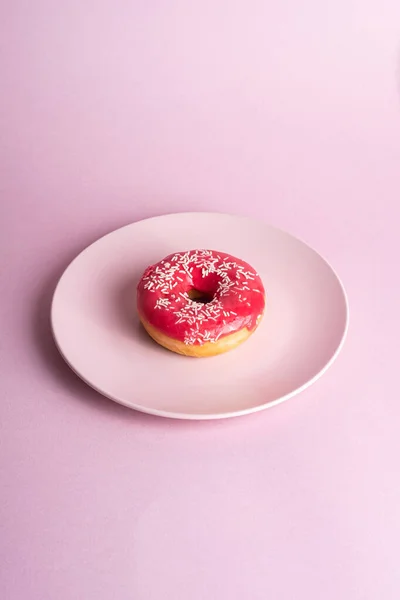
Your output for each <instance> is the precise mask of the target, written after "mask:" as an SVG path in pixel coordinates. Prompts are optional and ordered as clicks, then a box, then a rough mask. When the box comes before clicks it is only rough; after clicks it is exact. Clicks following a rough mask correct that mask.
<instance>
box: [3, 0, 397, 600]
mask: <svg viewBox="0 0 400 600" xmlns="http://www.w3.org/2000/svg"><path fill="white" fill-rule="evenodd" d="M0 23H1V34H0V40H1V59H0V60H1V96H0V107H1V123H0V130H1V138H0V145H1V177H0V188H1V208H0V210H1V238H0V244H1V248H0V250H1V253H0V257H1V259H0V264H1V295H0V298H1V308H0V310H1V312H0V316H1V337H0V347H1V356H0V359H1V362H0V365H1V366H0V368H1V383H0V391H1V403H0V427H1V432H0V447H1V458H0V490H1V493H0V564H1V565H2V567H1V574H0V597H1V598H2V599H4V600H17V599H18V600H19V599H20V598H26V599H29V600H54V599H55V598H57V600H77V599H78V598H79V599H80V598H82V599H85V600H89V599H92V598H96V600H114V598H118V600H131V599H134V600H165V599H167V598H171V599H172V598H173V599H174V600H203V599H205V598H207V600H208V599H214V598H215V599H218V600H219V599H221V598H229V599H230V600H244V599H246V600H247V599H249V600H258V599H260V600H264V599H265V598H267V597H268V598H272V599H274V600H275V599H276V600H278V599H279V600H293V599H294V598H295V599H296V600H297V599H303V598H304V599H305V598H307V600H320V599H321V598H323V599H324V600H337V599H338V598H340V599H343V600H377V599H381V598H384V599H385V600H397V599H398V598H399V596H400V568H399V560H398V547H399V538H400V511H399V506H400V480H399V455H400V435H399V417H400V409H399V398H400V393H399V376H398V372H399V338H400V319H399V303H400V284H399V268H398V263H399V256H400V244H399V235H398V231H399V230H398V220H399V217H400V208H399V198H400V99H399V88H400V85H399V80H400V76H399V68H398V67H399V48H400V3H399V2H398V0H379V1H378V0H337V1H336V2H321V1H319V0H305V1H304V2H301V3H299V2H297V1H296V0H285V1H283V2H282V1H280V2H278V1H276V2H272V1H271V0H264V1H262V0H249V1H244V0H238V1H237V2H232V1H230V2H228V1H227V0H220V1H218V2H217V1H215V0H212V1H211V0H203V1H202V2H198V1H193V2H185V1H184V0H172V1H169V2H167V1H166V0H164V1H162V0H153V1H151V0H150V1H145V0H141V1H139V0H138V1H133V0H130V1H128V0H113V1H111V0H102V1H98V0H97V1H95V0H83V1H82V0H79V1H78V0H69V1H68V2H51V1H50V0H35V1H32V0H15V1H14V2H3V3H2V6H1V9H0ZM178 210H185V211H187V210H218V211H228V212H237V213H239V214H246V215H252V216H254V217H256V218H258V219H264V220H265V221H267V222H270V223H272V224H274V225H277V226H279V227H282V228H284V229H287V230H289V231H290V232H292V233H294V234H296V235H298V236H300V237H301V238H303V239H304V240H306V241H307V242H308V243H310V244H311V245H313V246H314V247H315V248H316V249H317V250H319V251H320V252H322V254H324V255H325V256H326V257H327V258H328V259H329V260H330V261H331V262H332V264H333V265H334V267H335V268H336V269H337V271H338V273H339V274H340V275H341V277H342V279H343V281H344V283H345V285H346V288H347V291H348V295H349V299H350V305H351V327H350V333H349V338H348V341H347V344H346V346H345V349H344V350H343V353H342V355H341V357H340V359H339V360H338V362H337V363H336V364H335V366H334V367H332V369H331V370H330V371H329V372H328V373H327V374H326V375H325V376H324V378H323V379H321V380H320V381H319V382H318V383H317V384H316V385H315V386H314V387H313V388H311V389H310V390H308V391H307V392H305V393H303V394H302V395H301V396H299V397H297V398H295V399H294V400H292V401H289V402H287V403H286V404H284V405H281V406H279V407H276V408H274V409H272V410H270V411H267V412H265V413H262V414H257V415H254V416H251V417H246V418H241V419H237V420H232V421H223V422H215V423H200V424H196V423H185V422H183V423H177V422H173V421H167V420H161V419H156V418H151V417H146V416H143V415H139V414H136V413H134V412H131V411H129V410H128V409H125V408H123V407H121V406H117V405H114V404H113V403H112V402H110V401H108V400H106V399H103V398H101V397H100V396H98V395H97V394H96V393H95V392H93V391H91V390H90V389H88V388H87V387H85V385H84V384H83V383H81V382H80V381H79V380H78V379H77V378H76V377H75V376H74V375H73V374H72V373H71V372H70V371H69V370H68V368H67V367H66V366H65V365H64V363H63V361H62V359H61V358H60V357H59V356H58V355H57V353H56V351H55V349H54V346H53V343H52V340H51V335H50V330H49V319H48V313H49V303H50V298H51V295H52V292H53V289H54V286H55V283H56V280H57V278H58V277H59V275H60V274H61V272H62V270H63V269H64V267H65V266H66V265H67V264H68V262H69V261H70V260H71V259H72V258H73V257H74V256H75V255H76V253H77V252H79V251H80V250H81V249H82V248H83V247H84V246H86V245H87V244H88V243H90V242H92V241H93V240H95V239H96V238H97V237H98V236H100V235H102V234H104V233H106V232H108V231H110V230H112V229H113V228H115V227H118V226H120V225H123V224H126V223H128V222H131V221H133V220H135V219H138V218H142V217H146V216H151V215H155V214H158V213H166V212H171V211H178Z"/></svg>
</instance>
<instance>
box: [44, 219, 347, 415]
mask: <svg viewBox="0 0 400 600" xmlns="http://www.w3.org/2000/svg"><path fill="white" fill-rule="evenodd" d="M194 248H210V249H213V250H219V251H224V252H227V253H229V254H232V255H233V256H238V257H239V258H242V259H243V260H245V261H246V262H248V263H250V264H251V265H252V266H253V267H254V268H255V269H256V270H257V271H258V272H259V274H260V275H261V278H262V280H263V282H264V285H265V288H266V293H267V308H266V313H265V317H264V319H263V321H262V322H261V324H260V326H259V328H258V329H257V331H256V332H255V333H254V335H253V336H252V337H251V338H250V339H249V340H248V341H247V342H246V343H244V344H242V345H241V346H239V347H238V348H236V349H235V350H233V351H231V352H228V353H227V354H222V355H220V356H215V357H212V358H199V359H196V358H188V357H184V356H180V355H178V354H174V353H172V352H169V351H167V350H164V349H163V348H161V347H160V346H158V345H157V344H155V343H154V342H153V341H152V340H151V339H150V338H149V337H148V335H147V334H146V333H145V331H144V330H143V329H142V327H141V325H140V323H139V320H138V317H137V315H136V311H135V290H136V285H137V282H138V280H139V279H140V277H141V275H142V273H143V271H144V269H145V268H146V267H147V266H148V265H150V264H152V263H155V262H157V261H159V260H160V259H161V258H163V257H164V256H166V255H167V254H170V253H172V252H176V251H182V250H190V249H194ZM51 323H52V330H53V335H54V339H55V341H56V344H57V347H58V349H59V350H60V352H61V354H62V356H63V357H64V359H65V360H66V362H67V363H68V364H69V366H70V367H71V368H72V369H73V370H74V371H75V372H76V373H77V374H78V375H79V376H80V377H81V378H82V379H83V380H84V381H85V382H86V383H88V384H89V385H90V386H92V387H93V388H94V389H95V390H97V391H98V392H100V393H101V394H103V395H105V396H107V397H108V398H110V399H112V400H115V401H116V402H119V403H121V404H124V405H126V406H129V407H130V408H133V409H136V410H139V411H142V412H146V413H150V414H153V415H159V416H162V417H173V418H177V419H218V418H223V417H233V416H239V415H244V414H246V413H251V412H255V411H259V410H262V409H264V408H268V407H271V406H273V405H275V404H277V403H278V402H282V401H283V400H287V399H288V398H290V397H293V396H294V395H295V394H297V393H299V392H301V391H302V390H304V389H305V388H306V387H307V386H309V385H310V384H312V383H313V382H314V381H316V380H317V379H318V378H319V377H320V376H321V375H322V374H323V373H324V372H325V371H326V369H327V368H328V367H329V366H330V365H331V364H332V362H333V360H334V359H335V358H336V357H337V355H338V353H339V351H340V349H341V347H342V345H343V342H344V339H345V335H346V331H347V325H348V305H347V300H346V294H345V291H344V288H343V285H342V284H341V282H340V280H339V279H338V277H337V275H336V274H335V272H334V271H333V269H332V267H331V266H329V264H328V263H327V262H326V261H325V260H324V259H323V258H322V257H321V256H320V255H319V254H318V253H317V252H315V251H314V250H313V249H312V248H310V247H309V246H307V245H306V244H304V243H303V242H301V241H300V240H298V239H297V238H295V237H293V236H291V235H289V234H288V233H285V232H283V231H281V230H279V229H275V228H274V227H271V226H269V225H266V224H265V223H263V222H262V221H256V220H252V219H249V218H244V217H238V216H233V215H223V214H215V213H179V214H171V215H166V216H161V217H155V218H152V219H146V220H144V221H139V222H137V223H133V224H131V225H127V226H126V227H122V228H121V229H118V230H116V231H114V232H112V233H110V234H108V235H106V236H105V237H103V238H101V239H99V240H98V241H97V242H95V243H94V244H92V245H91V246H89V247H88V248H86V249H85V250H84V251H83V252H82V253H81V254H80V255H79V256H78V257H77V258H75V260H74V261H73V262H72V263H71V264H70V265H69V267H68V268H67V269H66V271H65V272H64V274H63V275H62V277H61V279H60V281H59V283H58V285H57V288H56V290H55V293H54V297H53V302H52V308H51Z"/></svg>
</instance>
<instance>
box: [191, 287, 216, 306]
mask: <svg viewBox="0 0 400 600" xmlns="http://www.w3.org/2000/svg"><path fill="white" fill-rule="evenodd" d="M187 295H188V296H189V298H190V299H191V300H193V302H198V303H199V304H208V303H209V302H211V300H212V299H213V297H214V295H213V294H210V293H209V292H201V291H200V290H196V289H195V288H192V289H191V290H189V291H188V293H187Z"/></svg>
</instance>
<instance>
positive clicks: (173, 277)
mask: <svg viewBox="0 0 400 600" xmlns="http://www.w3.org/2000/svg"><path fill="white" fill-rule="evenodd" d="M193 290H196V292H195V293H196V294H198V295H203V296H204V297H205V298H206V299H207V300H209V301H208V302H207V303H204V304H203V303H200V302H198V301H195V300H193V299H191V298H190V296H189V293H190V294H192V291H193ZM137 306H138V311H139V314H140V315H141V316H142V317H144V318H145V319H146V321H147V322H148V323H150V325H152V326H153V327H155V328H156V329H158V330H159V331H161V332H162V333H164V334H166V335H168V336H169V337H171V338H174V339H176V340H179V341H182V342H184V343H185V344H190V345H202V344H204V343H206V342H217V341H218V340H219V339H220V338H221V337H223V336H225V335H229V334H230V333H233V332H235V331H239V330H240V329H242V328H243V327H247V329H249V330H250V331H251V330H253V329H254V328H255V327H256V325H257V319H258V317H260V316H261V315H262V313H263V312H264V308H265V291H264V286H263V284H262V281H261V279H260V276H259V275H258V274H257V273H256V271H255V270H254V269H253V268H252V267H251V266H250V265H249V264H247V263H245V262H244V261H242V260H240V259H238V258H235V257H233V256H231V255H229V254H225V253H224V252H215V251H212V250H190V251H189V252H176V253H175V254H170V255H169V256H167V257H166V258H164V259H163V260H161V261H160V262H158V263H157V264H155V265H153V266H151V267H148V268H147V269H146V271H145V272H144V274H143V276H142V278H141V280H140V281H139V284H138V288H137Z"/></svg>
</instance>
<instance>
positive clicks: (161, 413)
mask: <svg viewBox="0 0 400 600" xmlns="http://www.w3.org/2000/svg"><path fill="white" fill-rule="evenodd" d="M178 215H179V216H188V215H190V216H196V215H202V216H206V215H220V216H225V217H230V218H237V219H243V220H248V221H252V222H254V221H257V220H256V219H255V218H254V217H251V216H248V215H240V214H235V213H226V212H219V211H184V212H179V211H178V212H171V213H166V214H161V215H154V216H152V217H147V218H143V219H138V220H137V221H132V222H131V223H127V224H126V225H122V226H121V227H117V228H116V229H113V230H112V231H109V232H108V233H106V234H104V235H102V236H100V237H98V238H97V239H96V240H95V241H94V242H91V243H90V244H88V245H87V246H85V248H83V250H81V251H80V252H79V253H78V254H77V255H76V256H75V257H74V258H73V259H72V260H71V261H70V262H69V264H68V265H67V266H66V267H65V269H64V271H63V272H62V274H61V276H60V277H59V279H58V281H57V284H56V286H55V288H54V292H53V295H52V299H51V306H50V324H51V332H52V336H53V340H54V343H55V346H56V348H57V350H58V352H59V353H60V355H61V357H62V358H63V360H64V361H65V363H66V364H67V365H68V367H69V368H70V369H71V371H72V372H73V373H75V375H77V376H78V377H79V378H80V379H81V380H82V381H83V382H84V383H85V384H86V385H88V386H89V387H90V388H92V389H93V390H95V391H96V392H97V393H99V394H100V395H101V396H103V397H105V398H107V399H109V400H111V401H113V402H116V403H117V404H120V405H122V406H125V407H127V408H130V409H131V410H136V411H138V412H140V413H143V414H148V415H152V416H157V417H162V418H167V419H174V420H185V421H187V420H189V421H211V420H220V419H229V418H233V417H241V416H244V415H249V414H253V413H256V412H260V411H262V410H266V409H268V408H272V407H273V406H277V405H278V404H281V403H283V402H286V401H287V400H290V398H293V397H294V396H297V395H298V394H301V393H302V392H304V391H305V390H306V389H307V388H309V387H311V386H312V385H313V384H314V383H316V381H318V380H319V379H320V378H321V377H322V376H323V375H324V374H325V373H326V372H327V371H328V369H329V368H330V367H331V366H332V365H333V363H334V362H335V361H336V359H337V358H338V356H339V354H340V352H341V351H342V349H343V346H344V344H345V341H346V338H347V335H348V331H349V325H350V307H349V299H348V295H347V292H346V288H345V286H344V284H343V282H342V280H341V278H340V277H339V275H338V273H337V272H336V270H335V268H334V267H333V266H332V264H331V263H330V261H328V260H327V259H326V258H325V257H324V256H323V254H321V253H320V252H319V251H317V250H315V248H313V247H312V246H311V245H310V244H308V243H307V242H305V241H304V240H302V239H301V238H300V237H298V236H297V235H293V234H291V233H289V232H288V231H286V230H284V229H281V228H280V227H276V226H275V225H271V224H270V223H268V222H266V221H264V219H260V220H262V222H263V223H264V225H265V226H266V227H267V228H269V229H271V230H275V231H276V232H279V233H281V234H283V235H285V236H289V237H291V238H294V239H295V240H296V241H298V242H300V243H301V244H303V245H304V246H306V247H307V248H308V249H309V250H311V251H312V252H314V253H315V254H316V255H317V256H318V257H319V258H320V259H322V261H323V262H324V263H325V264H326V265H327V267H328V268H329V269H330V270H331V272H332V273H333V275H334V277H335V278H336V280H337V282H338V284H339V287H340V290H341V292H342V295H343V300H344V305H345V323H344V328H343V332H342V336H341V338H340V341H339V344H338V345H337V348H336V350H335V352H334V353H333V354H332V356H331V358H330V359H329V360H328V361H327V362H326V364H325V365H324V366H323V367H322V368H321V369H320V370H319V371H318V373H316V374H315V375H314V377H312V378H311V379H309V380H308V381H306V382H305V383H304V384H303V385H301V386H300V387H297V388H296V389H294V390H292V391H291V392H289V393H288V394H285V395H284V396H281V397H280V398H277V399H275V400H271V401H270V402H266V403H264V404H258V405H257V406H252V407H250V408H244V409H241V410H236V411H229V412H223V413H212V414H210V413H204V414H203V413H182V412H170V411H165V410H158V409H152V408H146V407H144V406H143V405H140V404H136V403H128V402H126V401H124V400H123V399H121V398H117V397H115V396H112V395H110V394H108V393H105V392H104V391H103V390H101V389H99V388H98V387H96V385H95V384H94V383H92V382H90V381H88V380H87V379H86V378H85V377H84V376H83V375H82V374H81V373H79V372H78V371H77V370H76V368H75V367H74V366H73V365H72V364H71V362H70V361H69V360H68V358H67V357H66V356H65V354H64V352H63V351H62V348H61V345H60V343H59V341H58V339H57V335H56V332H55V327H54V306H55V302H56V296H57V293H58V291H59V288H60V285H61V283H62V280H63V278H64V276H65V275H66V273H67V271H68V270H69V269H70V267H72V265H73V264H74V263H75V261H76V260H78V259H79V258H80V257H81V256H82V255H83V254H85V252H86V251H87V250H88V249H89V248H91V247H92V246H93V245H94V244H97V243H98V242H100V240H103V239H104V238H106V237H108V236H109V235H112V234H114V233H116V232H118V231H120V230H122V229H126V228H127V227H132V226H133V225H136V224H139V223H142V222H144V221H152V220H157V219H163V218H167V217H173V216H178Z"/></svg>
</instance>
